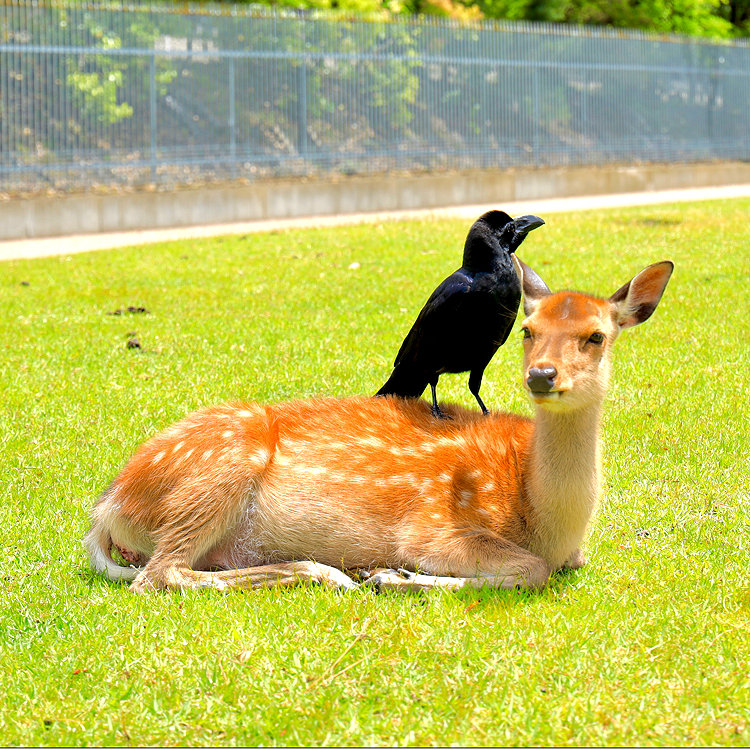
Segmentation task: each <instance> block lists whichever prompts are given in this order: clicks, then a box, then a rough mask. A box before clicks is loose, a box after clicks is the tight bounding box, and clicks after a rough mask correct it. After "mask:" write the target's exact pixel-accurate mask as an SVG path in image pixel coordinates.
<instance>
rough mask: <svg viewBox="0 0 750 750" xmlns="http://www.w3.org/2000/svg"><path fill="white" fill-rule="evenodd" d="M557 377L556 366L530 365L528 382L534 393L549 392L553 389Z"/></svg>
mask: <svg viewBox="0 0 750 750" xmlns="http://www.w3.org/2000/svg"><path fill="white" fill-rule="evenodd" d="M556 377H557V370H556V369H555V368H554V367H530V368H529V377H528V378H527V379H526V384H527V385H528V386H529V390H530V391H531V392H532V393H548V392H549V391H551V390H552V386H554V384H555V378H556Z"/></svg>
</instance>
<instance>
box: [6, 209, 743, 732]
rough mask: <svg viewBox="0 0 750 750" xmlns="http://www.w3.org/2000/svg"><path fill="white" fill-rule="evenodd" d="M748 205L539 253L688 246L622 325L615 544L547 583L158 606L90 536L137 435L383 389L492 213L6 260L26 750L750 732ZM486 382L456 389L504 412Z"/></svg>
mask: <svg viewBox="0 0 750 750" xmlns="http://www.w3.org/2000/svg"><path fill="white" fill-rule="evenodd" d="M749 213H750V201H748V200H737V201H726V202H721V203H718V202H706V203H697V204H693V205H688V204H682V205H666V206H650V207H644V208H632V209H618V210H608V211H600V212H591V213H585V212H583V213H571V214H558V215H548V216H544V217H543V218H545V219H546V221H547V226H545V227H543V228H541V229H538V230H537V231H535V232H534V233H533V234H531V235H530V236H529V238H528V239H527V241H526V243H525V244H524V246H523V247H522V249H521V251H519V255H521V257H522V258H523V259H524V260H525V261H526V262H527V263H529V264H530V265H532V266H533V267H535V268H536V269H537V270H538V271H539V272H540V273H541V274H542V275H543V276H544V277H545V279H546V280H547V282H548V283H549V284H550V286H551V287H552V288H553V289H557V288H563V287H568V286H572V287H575V288H583V289H586V290H588V291H595V292H597V293H600V294H603V295H608V294H610V293H612V292H614V291H615V290H616V289H617V288H618V287H619V286H620V285H621V284H623V283H625V282H626V281H627V280H628V279H629V278H631V277H632V276H633V275H634V274H635V273H636V272H638V271H639V270H641V268H643V267H644V266H646V265H647V264H649V263H652V262H655V261H658V260H662V259H665V258H670V259H672V260H673V261H674V262H675V264H676V271H675V274H674V276H673V278H672V281H671V282H670V285H669V287H668V288H667V291H666V294H665V297H664V299H663V301H662V303H661V305H660V307H659V309H658V310H657V311H656V313H655V314H654V316H653V318H652V319H651V320H649V321H648V322H647V323H646V324H645V325H643V326H640V327H638V328H636V329H633V330H629V331H626V332H625V333H624V334H623V335H622V337H621V338H620V340H619V341H618V343H617V345H616V352H615V367H614V375H613V385H612V389H611V392H610V395H609V397H608V399H607V408H606V413H605V422H604V438H605V465H606V470H607V479H606V498H605V500H604V502H603V504H602V507H601V509H600V512H599V514H598V515H597V517H596V519H595V520H594V523H593V525H592V528H591V532H590V535H589V538H588V542H587V552H588V556H589V564H588V565H587V566H586V567H585V568H583V569H582V570H580V571H577V572H575V573H572V574H569V575H565V576H557V577H555V578H554V579H553V580H552V582H551V584H550V585H549V587H548V588H547V589H545V590H544V591H543V592H541V593H537V594H529V593H524V592H512V591H511V592H508V591H488V590H482V591H480V592H461V593H459V594H451V593H446V592H430V593H428V594H423V595H406V596H404V595H398V594H383V595H377V594H375V593H374V592H372V591H357V592H355V593H352V594H346V595H342V594H338V593H336V592H331V591H327V590H322V589H316V588H304V587H302V588H297V589H288V590H269V591H261V592H254V593H230V594H218V593H203V594H197V593H188V594H185V595H178V594H155V595H151V596H137V595H134V594H131V593H130V592H129V591H128V589H127V588H126V587H125V586H122V585H117V584H112V583H109V582H107V581H106V580H105V579H104V578H103V577H101V576H99V575H95V574H93V573H92V572H90V571H89V569H88V566H87V561H86V557H85V554H84V551H83V549H82V547H81V544H80V539H81V537H82V536H83V534H84V533H85V531H86V529H87V525H88V512H89V509H90V507H91V505H92V503H93V501H94V499H95V498H96V496H97V495H98V494H99V493H100V492H101V491H102V490H103V489H104V488H105V487H106V486H107V484H108V483H109V482H110V480H111V479H112V478H113V476H114V475H115V474H116V473H117V471H118V470H119V468H120V467H121V466H122V465H123V463H124V462H125V461H126V459H127V458H128V456H129V455H130V454H131V453H132V451H133V450H134V449H135V448H136V446H137V445H138V444H139V443H141V442H142V441H143V440H144V439H146V438H147V437H149V436H150V435H152V434H153V433H154V432H155V431H157V430H159V429H161V428H163V427H165V426H167V425H168V424H169V423H171V422H172V421H174V420H176V419H178V418H180V417H182V416H183V415H184V414H186V413H187V412H189V411H191V410H193V409H196V408H199V407H201V406H205V405H208V404H211V403H215V402H220V401H223V400H229V399H250V400H259V401H267V402H273V401H278V400H282V399H289V398H298V397H308V396H318V395H341V396H344V395H350V394H362V393H365V394H367V393H373V392H375V391H376V390H377V389H378V387H379V386H380V385H381V384H382V383H383V382H384V380H385V379H386V378H387V376H388V374H389V372H390V365H391V363H392V360H393V357H394V355H395V352H396V351H397V348H398V346H399V344H400V342H401V339H402V338H403V335H404V334H405V333H406V331H407V330H408V328H409V326H410V325H411V323H412V321H413V319H414V317H415V316H416V313H417V312H418V310H419V309H420V307H421V305H422V303H423V302H424V300H425V299H426V297H427V295H428V294H429V293H430V291H431V290H432V289H433V288H434V286H435V285H436V284H437V283H438V282H439V281H440V280H441V279H442V278H444V277H445V276H446V275H447V274H448V273H449V272H451V271H452V270H453V269H454V268H456V267H457V266H458V265H459V261H460V256H461V249H462V246H463V240H464V237H465V235H466V231H467V230H468V226H469V223H470V222H466V221H456V220H432V221H413V222H393V223H387V224H382V225H364V226H355V227H345V228H335V229H315V230H294V231H283V232H272V233H268V234H262V235H248V236H235V237H225V238H217V239H201V240H195V241H184V242H174V243H166V244H161V245H152V246H146V247H133V248H126V249H121V250H112V251H107V252H100V253H92V254H87V255H74V256H69V257H66V256H62V257H59V258H50V259H42V260H34V261H9V262H4V263H0V287H1V288H2V292H1V293H0V320H1V321H2V323H0V325H1V326H2V329H1V330H2V336H1V338H0V341H1V342H2V344H1V345H2V349H0V387H1V388H2V390H1V392H2V395H3V398H2V404H0V435H2V448H1V449H0V486H2V488H3V491H2V502H1V503H0V539H2V552H1V553H0V575H1V577H2V584H3V589H4V590H3V596H2V604H0V638H2V649H1V650H0V675H2V678H3V684H4V685H5V687H4V688H3V693H4V694H3V701H2V707H1V708H0V744H3V745H259V744H263V745H312V746H319V745H438V744H439V745H449V744H456V745H529V744H531V745H550V744H551V745H576V746H578V745H680V744H690V745H713V744H721V745H737V746H742V745H748V744H750V723H749V719H748V716H749V715H750V588H749V586H750V584H749V583H748V575H749V573H750V553H749V552H748V538H749V537H748V531H749V530H750V523H749V520H750V517H749V512H748V505H749V504H750V493H749V481H748V458H749V454H750V438H749V437H748V433H750V430H749V429H748V417H747V412H748V409H747V404H748V392H749V391H748V385H747V382H748V373H749V372H750V355H749V353H748V352H749V347H748V339H749V336H748V331H749V326H748V318H749V316H750V306H749V305H748V300H747V293H748V286H749V285H748V279H749V278H750V251H749V249H750V225H749V224H748V222H747V216H748V214H749ZM352 264H359V265H358V267H354V268H352V267H350V266H352ZM129 306H130V307H133V308H136V309H137V308H139V307H143V308H145V309H146V310H147V311H148V312H127V308H128V307H129ZM117 310H120V311H121V314H119V315H118V314H112V313H114V312H116V311H117ZM129 341H130V342H131V344H135V342H137V343H138V344H139V345H140V346H139V347H136V346H131V348H129V347H128V342H129ZM520 363H521V345H520V333H519V331H518V329H517V328H516V329H515V330H514V332H513V333H512V334H511V338H510V339H509V341H508V343H507V345H506V346H505V347H503V348H502V349H501V350H500V351H499V352H498V354H497V355H496V357H495V359H494V360H493V361H492V363H491V364H490V366H489V368H488V369H487V372H486V375H485V381H484V386H483V389H482V396H483V398H484V400H485V402H486V403H487V405H488V406H489V407H490V408H495V409H508V410H513V411H520V412H522V413H525V414H530V413H531V410H530V407H529V406H528V405H527V403H526V400H525V397H524V395H523V392H522V388H521V382H520ZM465 381H466V377H465V376H463V375H461V376H444V377H443V378H442V379H441V385H440V395H441V398H443V399H448V400H454V401H458V402H460V403H463V404H465V405H467V406H470V407H472V408H476V404H475V402H474V401H473V398H472V397H471V395H470V394H469V392H468V389H467V388H466V384H465Z"/></svg>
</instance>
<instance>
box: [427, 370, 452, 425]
mask: <svg viewBox="0 0 750 750" xmlns="http://www.w3.org/2000/svg"><path fill="white" fill-rule="evenodd" d="M430 388H431V389H432V416H433V417H437V418H438V419H450V417H449V416H448V415H447V414H445V413H444V412H443V411H441V409H440V407H439V406H438V400H437V378H435V380H434V381H430Z"/></svg>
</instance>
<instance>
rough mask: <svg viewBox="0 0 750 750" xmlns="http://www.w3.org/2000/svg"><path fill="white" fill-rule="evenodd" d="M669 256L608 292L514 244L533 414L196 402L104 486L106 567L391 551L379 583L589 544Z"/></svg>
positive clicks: (93, 536) (461, 579)
mask: <svg viewBox="0 0 750 750" xmlns="http://www.w3.org/2000/svg"><path fill="white" fill-rule="evenodd" d="M672 268H673V266H672V263H671V262H670V261H663V262H661V263H656V264H654V265H651V266H649V267H648V268H646V269H645V270H644V271H642V272H641V273H639V274H638V275H637V276H636V277H635V278H634V279H633V280H632V281H630V282H628V283H627V284H625V286H623V287H622V288H621V289H619V290H618V291H617V292H615V293H614V294H613V295H612V296H611V297H610V298H609V299H599V298H597V297H592V296H590V295H588V294H582V293H579V292H567V291H565V292H557V293H554V294H553V293H551V292H550V290H549V289H548V287H547V285H546V284H545V283H544V282H543V281H542V280H541V278H539V276H538V275H537V274H536V273H535V272H534V271H533V270H532V269H530V268H529V267H528V266H526V265H525V264H523V263H521V262H520V261H518V260H517V259H516V269H517V271H518V274H519V276H520V277H521V279H522V283H523V292H524V311H525V314H526V319H525V320H524V322H523V334H524V385H525V387H526V389H527V390H528V392H529V395H530V397H531V400H532V401H533V402H534V404H535V406H536V419H534V420H530V419H526V418H523V417H520V416H515V415H511V414H498V413H495V414H490V415H489V416H483V415H481V414H478V413H476V412H473V411H469V410H466V409H462V408H460V407H457V406H446V408H445V411H446V413H447V414H448V415H449V416H450V417H451V418H450V419H449V420H440V419H435V418H434V417H433V416H432V414H431V412H430V407H429V405H428V404H427V403H426V402H425V401H422V400H417V399H407V400H401V399H396V398H393V397H386V398H346V399H320V400H311V401H299V402H290V403H282V404H277V405H273V406H263V405H259V404H242V403H240V404H227V405H223V406H216V407H212V408H208V409H204V410H202V411H199V412H196V413H195V414H192V415H190V416H188V417H186V418H185V419H184V420H182V421H181V422H179V423H177V424H176V425H173V426H172V427H169V428H168V429H166V430H165V431H164V432H162V433H160V434H159V435H156V436H155V437H154V438H152V439H151V440H149V441H148V442H146V443H145V444H144V445H143V446H141V448H140V449H139V450H138V451H137V453H136V454H135V456H134V457H133V458H132V459H131V460H130V462H129V463H128V464H127V465H126V466H125V468H124V469H123V470H122V471H121V473H120V474H119V475H118V476H117V478H116V479H115V480H114V482H113V483H112V485H111V486H110V487H109V489H108V490H107V491H106V492H105V493H104V494H103V495H102V496H101V498H100V499H99V501H98V503H97V504H96V507H95V508H94V511H93V524H92V527H91V530H90V531H89V533H88V535H87V537H86V545H87V547H88V550H89V553H90V557H91V561H92V564H93V566H94V568H95V569H96V570H98V571H100V572H104V573H106V574H107V576H108V577H109V578H111V579H125V580H133V579H134V581H133V584H132V586H131V588H132V589H133V590H135V591H147V590H150V589H162V588H179V589H186V588H204V587H207V588H215V589H227V588H256V587H260V586H272V585H279V584H291V583H295V582H298V581H314V582H318V583H323V584H326V585H330V586H334V587H340V588H353V587H355V586H357V585H358V584H356V583H355V582H354V581H353V580H352V579H351V578H350V577H349V576H348V575H346V574H345V573H344V572H343V571H344V570H356V569H359V570H364V571H372V570H373V569H379V570H376V571H375V572H374V573H372V574H370V575H369V579H368V582H372V583H374V584H375V585H377V586H380V587H385V588H408V589H412V588H429V587H433V586H446V587H451V588H459V587H461V586H475V587H476V586H481V585H486V584H489V585H493V586H502V587H504V588H510V587H515V586H532V587H539V586H544V585H545V583H546V582H547V579H548V578H549V575H550V573H551V572H552V571H553V570H555V569H558V568H561V567H571V568H575V567H579V566H581V565H582V564H583V562H584V558H583V554H582V553H581V549H580V544H581V541H582V540H583V537H584V533H585V531H586V527H587V525H588V522H589V519H590V517H591V514H592V512H593V511H594V507H595V505H596V503H597V498H598V496H599V491H600V440H599V421H600V411H601V405H602V400H603V398H604V394H605V390H606V388H607V382H608V379H609V373H610V353H611V348H612V344H613V343H614V341H615V339H616V338H617V335H618V334H619V332H620V330H621V329H623V328H628V327H630V326H634V325H637V324H639V323H642V322H643V321H644V320H646V319H647V318H648V317H649V316H650V315H651V313H652V312H653V311H654V308H655V307H656V305H657V304H658V302H659V300H660V299H661V296H662V293H663V291H664V288H665V287H666V284H667V281H668V280H669V277H670V275H671V273H672ZM113 555H115V557H118V556H119V557H120V558H124V562H125V563H126V564H125V565H121V564H118V563H116V562H115V561H114V559H113ZM128 564H129V565H128ZM383 568H385V570H383ZM393 568H402V569H404V568H405V569H408V570H410V571H423V572H422V573H419V574H415V573H413V572H406V571H400V572H399V571H396V570H393ZM366 575H367V574H365V576H366Z"/></svg>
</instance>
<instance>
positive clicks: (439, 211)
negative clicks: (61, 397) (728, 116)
mask: <svg viewBox="0 0 750 750" xmlns="http://www.w3.org/2000/svg"><path fill="white" fill-rule="evenodd" d="M744 197H750V183H747V184H739V185H723V186H720V187H699V188H685V189H679V190H658V191H651V192H629V193H613V194H604V195H582V196H573V197H567V198H527V199H525V200H514V201H505V200H498V201H496V202H494V203H492V204H487V203H483V204H471V205H460V206H446V207H442V208H430V209H421V210H402V211H381V212H367V213H346V214H339V215H334V216H304V217H296V218H286V219H266V220H259V221H242V222H231V223H216V224H205V225H201V226H184V227H170V228H164V229H146V230H133V231H125V232H102V233H99V234H74V235H66V236H59V237H47V238H41V239H22V240H11V241H6V242H0V261H2V260H19V259H24V258H41V257H48V256H54V255H72V254H75V253H84V252H91V251H95V250H106V249H110V248H116V247H125V246H130V245H146V244H150V243H155V242H169V241H173V240H182V239H189V238H196V237H216V236H220V235H226V234H252V233H256V232H268V231H277V230H280V229H295V228H300V227H327V226H341V225H345V224H365V223H369V224H372V223H379V222H383V221H400V220H407V219H429V218H431V217H454V218H462V219H467V220H470V219H475V218H476V217H478V216H480V215H481V214H482V213H484V211H487V210H489V209H491V208H501V209H503V210H504V211H507V212H508V213H510V214H514V215H518V214H523V213H535V214H540V215H545V214H549V213H555V212H567V211H591V210H596V209H602V208H614V207H618V206H642V205H654V204H660V203H679V202H694V201H705V200H724V199H729V198H744Z"/></svg>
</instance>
